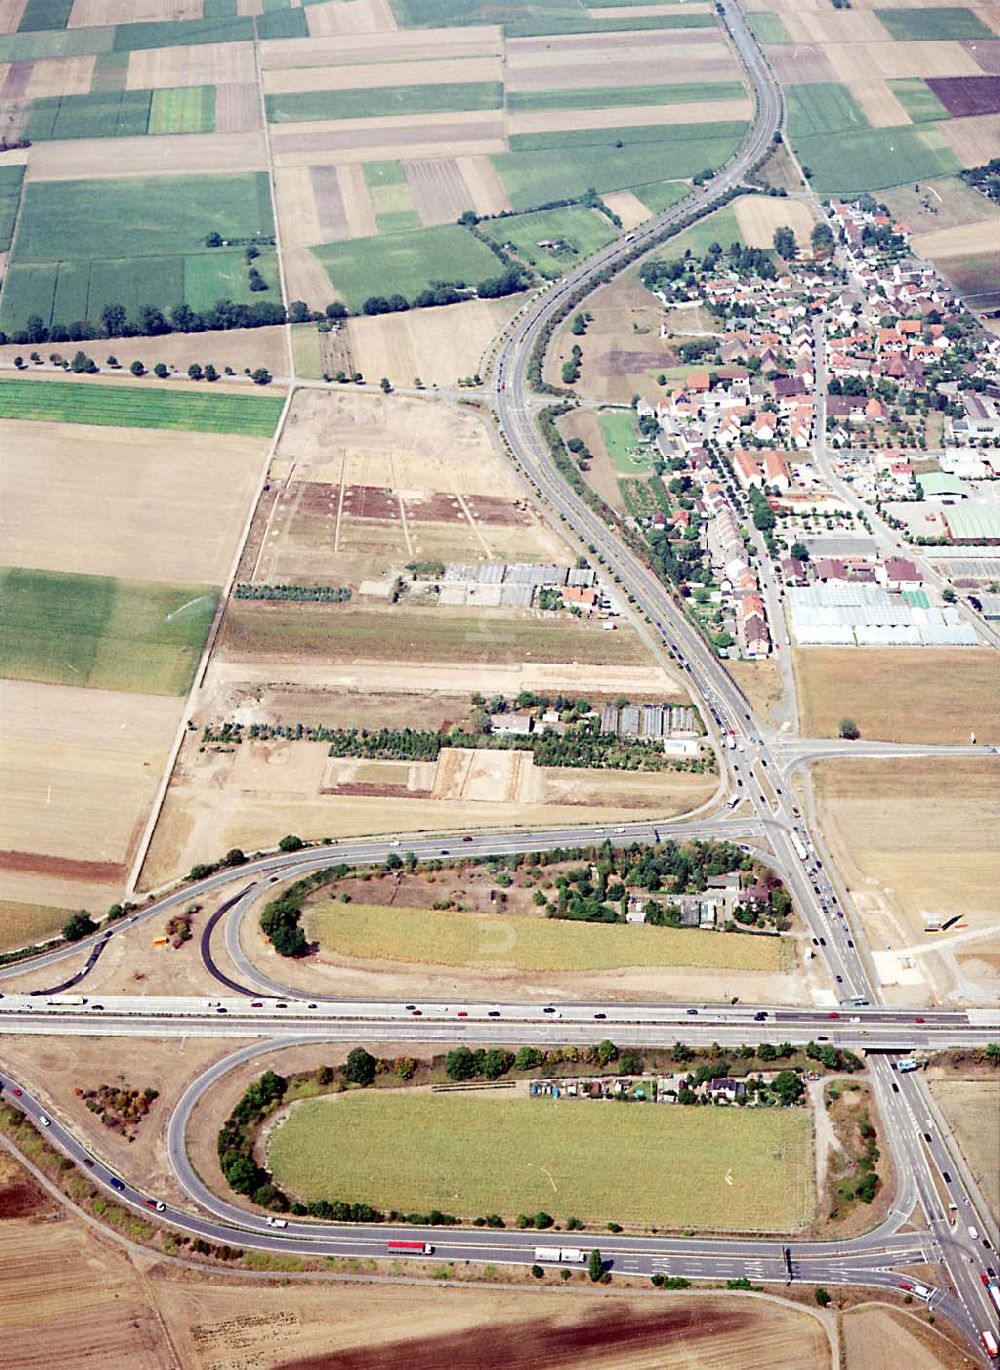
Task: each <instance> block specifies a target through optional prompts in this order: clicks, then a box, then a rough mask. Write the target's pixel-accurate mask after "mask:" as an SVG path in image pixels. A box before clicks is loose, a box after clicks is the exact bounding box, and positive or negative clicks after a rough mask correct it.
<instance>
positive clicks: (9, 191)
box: [0, 166, 24, 252]
mask: <svg viewBox="0 0 1000 1370" xmlns="http://www.w3.org/2000/svg"><path fill="white" fill-rule="evenodd" d="M23 183H24V167H23V166H3V167H0V252H6V251H7V249H8V248H9V247H10V238H11V234H12V233H13V232H14V221H15V219H16V218H17V207H18V205H19V204H20V203H21V186H22V185H23Z"/></svg>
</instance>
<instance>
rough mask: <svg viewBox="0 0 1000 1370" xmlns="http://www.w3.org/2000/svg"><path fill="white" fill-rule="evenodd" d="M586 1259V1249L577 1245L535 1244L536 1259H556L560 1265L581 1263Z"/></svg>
mask: <svg viewBox="0 0 1000 1370" xmlns="http://www.w3.org/2000/svg"><path fill="white" fill-rule="evenodd" d="M586 1259H587V1253H586V1251H581V1250H580V1248H579V1247H578V1246H536V1247H535V1260H536V1261H557V1262H558V1263H559V1264H560V1265H582V1264H583V1262H584V1261H585V1260H586Z"/></svg>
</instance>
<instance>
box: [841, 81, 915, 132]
mask: <svg viewBox="0 0 1000 1370" xmlns="http://www.w3.org/2000/svg"><path fill="white" fill-rule="evenodd" d="M848 89H849V90H850V92H851V94H852V95H853V96H854V98H855V100H857V102H858V104H859V105H860V106H861V109H862V110H863V111H864V114H865V117H866V118H867V120H868V122H869V123H870V124H871V126H872V128H896V127H898V126H900V125H902V124H908V123H910V122H911V115H910V113H909V111H908V110H907V108H906V106H905V104H903V103H902V102H901V101H900V100H899V98H898V96H897V95H896V94H895V92H894V91H892V90H891V89H890V88H889V86H888V84H887V83H886V82H885V81H868V80H865V81H851V82H850V83H849V86H848Z"/></svg>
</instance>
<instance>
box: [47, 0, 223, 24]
mask: <svg viewBox="0 0 1000 1370" xmlns="http://www.w3.org/2000/svg"><path fill="white" fill-rule="evenodd" d="M203 15H204V11H203V0H73V3H72V8H71V10H70V12H69V19H68V21H67V24H66V27H67V28H70V29H84V28H100V27H102V26H103V25H105V24H151V23H156V22H157V21H162V20H169V21H171V22H173V21H176V20H179V19H201V18H203Z"/></svg>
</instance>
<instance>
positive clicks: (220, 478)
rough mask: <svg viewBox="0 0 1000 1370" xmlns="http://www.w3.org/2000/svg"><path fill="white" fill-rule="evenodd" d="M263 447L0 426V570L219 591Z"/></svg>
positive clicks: (116, 431)
mask: <svg viewBox="0 0 1000 1370" xmlns="http://www.w3.org/2000/svg"><path fill="white" fill-rule="evenodd" d="M68 446H69V447H71V448H72V451H73V460H72V462H69V463H67V461H66V452H67V447H68ZM265 447H266V443H265V442H264V441H263V440H261V439H255V438H241V437H235V436H232V435H230V434H213V435H208V434H201V433H172V432H167V431H162V432H160V431H156V430H154V429H130V428H100V429H97V428H89V427H82V426H77V425H75V424H69V425H67V424H63V423H53V424H49V423H37V422H20V421H18V420H15V419H5V420H2V421H0V453H2V456H0V472H2V480H3V486H4V496H5V500H4V503H5V508H4V538H3V546H2V549H0V562H2V564H4V565H8V566H34V567H40V568H43V569H46V570H53V571H73V572H78V573H81V574H85V575H110V576H120V577H125V578H127V579H132V580H154V581H175V582H177V581H179V582H189V583H191V584H206V583H207V584H216V585H218V584H221V583H222V582H223V581H224V580H225V578H226V576H227V574H228V571H229V564H230V561H231V559H232V555H233V551H234V549H235V544H236V537H237V535H238V533H239V531H240V529H241V528H242V526H243V521H244V519H245V518H246V516H247V513H248V511H249V507H250V499H251V496H252V495H253V494H254V492H255V490H256V486H257V481H258V478H259V475H260V469H261V462H262V459H263V455H264V451H265ZM178 528H183V529H184V536H183V538H180V539H178V538H177V536H176V533H177V529H178Z"/></svg>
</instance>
